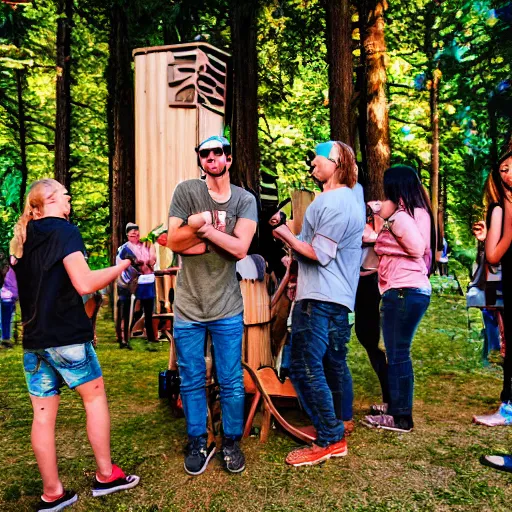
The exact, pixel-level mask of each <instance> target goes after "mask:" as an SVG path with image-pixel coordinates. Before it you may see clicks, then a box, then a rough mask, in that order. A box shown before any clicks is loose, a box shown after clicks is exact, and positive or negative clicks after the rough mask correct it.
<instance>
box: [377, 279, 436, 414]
mask: <svg viewBox="0 0 512 512" xmlns="http://www.w3.org/2000/svg"><path fill="white" fill-rule="evenodd" d="M429 304H430V290H423V289H419V288H393V289H391V290H387V291H386V292H384V294H383V295H382V302H381V321H382V334H383V336H384V345H385V346H386V356H387V358H388V380H389V395H390V403H389V408H388V413H389V414H391V415H393V416H411V415H412V401H413V394H414V373H413V369H412V361H411V345H412V339H413V338H414V334H415V333H416V329H417V328H418V325H419V323H420V321H421V319H422V318H423V315H424V314H425V312H426V311H427V308H428V305H429Z"/></svg>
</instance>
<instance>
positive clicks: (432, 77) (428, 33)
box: [425, 3, 441, 239]
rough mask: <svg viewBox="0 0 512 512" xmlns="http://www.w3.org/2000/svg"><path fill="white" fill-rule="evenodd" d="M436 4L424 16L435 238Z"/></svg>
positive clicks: (437, 129)
mask: <svg viewBox="0 0 512 512" xmlns="http://www.w3.org/2000/svg"><path fill="white" fill-rule="evenodd" d="M434 9H436V6H435V5H434V4H433V3H430V4H429V5H428V6H427V11H426V16H425V54H426V55H427V59H428V71H427V78H428V80H429V83H430V131H431V143H430V166H431V170H430V202H431V205H432V215H433V217H434V225H435V233H436V239H438V238H439V228H438V227H439V222H438V221H439V219H438V212H439V109H438V102H439V81H440V80H441V70H440V69H439V67H438V65H437V64H436V62H435V61H434V59H435V57H434V56H435V49H434V44H433V38H432V36H433V30H434V24H435V12H434Z"/></svg>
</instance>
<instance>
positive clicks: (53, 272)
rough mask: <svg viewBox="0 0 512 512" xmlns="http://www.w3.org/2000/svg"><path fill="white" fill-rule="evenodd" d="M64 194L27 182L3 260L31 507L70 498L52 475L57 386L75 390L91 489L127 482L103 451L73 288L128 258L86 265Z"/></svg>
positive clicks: (50, 184)
mask: <svg viewBox="0 0 512 512" xmlns="http://www.w3.org/2000/svg"><path fill="white" fill-rule="evenodd" d="M69 212H70V196H69V194H68V191H67V190H66V189H65V188H64V187H63V186H62V185H61V184H60V183H58V182H57V181H55V180H52V179H43V180H40V181H36V182H35V183H33V184H32V185H31V186H30V188H29V192H28V195H27V199H26V204H25V210H24V212H23V214H22V215H21V217H20V219H19V221H18V223H17V224H16V226H15V229H14V238H13V239H12V241H11V246H10V248H11V264H12V267H13V268H14V271H15V273H16V278H17V281H18V289H19V298H20V306H21V315H22V321H23V327H24V328H23V349H24V353H23V364H24V369H25V378H26V381H27V386H28V390H29V393H30V399H31V402H32V407H33V411H34V417H33V423H32V435H31V439H32V448H33V450H34V453H35V456H36V459H37V464H38V466H39V471H40V473H41V477H42V480H43V495H42V496H41V501H40V503H39V505H38V507H37V510H38V511H58V510H62V509H64V508H66V507H68V506H69V505H72V504H73V503H74V502H76V500H77V499H78V496H77V494H76V493H75V492H74V491H70V490H65V489H64V487H63V485H62V482H61V480H60V478H59V473H58V468H57V455H56V449H55V420H56V417H57V411H58V408H59V395H60V388H61V387H62V386H63V385H64V384H65V385H67V386H68V387H69V388H70V389H76V390H77V391H78V393H79V394H80V396H81V397H82V400H83V403H84V407H85V411H86V415H87V435H88V437H89V442H90V443H91V446H92V449H93V452H94V456H95V459H96V464H97V470H96V477H95V479H94V484H93V491H92V494H93V496H103V495H106V494H110V493H113V492H116V491H119V490H122V489H130V488H132V487H135V486H136V485H137V484H138V482H139V477H138V476H135V475H129V476H126V475H125V474H124V473H123V471H122V470H121V469H120V468H119V467H118V466H116V465H114V464H112V461H111V458H110V416H109V411H108V405H107V397H106V394H105V387H104V383H103V377H102V373H101V368H100V365H99V362H98V359H97V357H96V353H95V351H94V348H93V344H92V340H93V337H94V333H93V330H92V326H91V322H90V320H89V318H88V317H87V315H86V313H85V310H84V306H83V302H82V298H81V295H85V294H87V293H92V292H95V291H96V290H99V289H101V288H104V287H105V286H106V285H107V284H109V283H110V282H111V281H113V280H114V279H115V278H116V277H117V276H118V275H119V274H120V273H121V272H122V271H123V270H125V269H126V268H127V267H128V266H129V264H130V262H129V261H128V260H123V261H121V262H120V263H119V264H118V265H116V266H114V267H109V268H105V269H102V270H90V269H89V266H88V265H87V262H86V261H85V258H84V250H85V248H84V244H83V241H82V237H81V236H80V232H79V231H78V228H77V227H76V226H74V225H73V224H71V223H70V222H68V220H67V219H68V217H69Z"/></svg>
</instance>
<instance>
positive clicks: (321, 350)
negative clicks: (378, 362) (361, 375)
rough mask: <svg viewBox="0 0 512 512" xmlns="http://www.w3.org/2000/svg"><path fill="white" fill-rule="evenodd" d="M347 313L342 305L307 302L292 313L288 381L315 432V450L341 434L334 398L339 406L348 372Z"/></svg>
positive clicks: (295, 308) (342, 429) (341, 427)
mask: <svg viewBox="0 0 512 512" xmlns="http://www.w3.org/2000/svg"><path fill="white" fill-rule="evenodd" d="M348 313H349V309H348V308H346V307H345V306H342V305H341V304H334V303H332V302H321V301H316V300H309V299H306V300H301V301H298V302H297V303H296V304H295V307H294V310H293V322H292V338H293V343H292V364H291V369H290V370H291V372H290V373H291V379H292V382H293V385H294V386H295V389H296V391H297V394H298V395H299V399H300V401H301V403H302V405H303V407H304V409H305V410H306V412H307V413H308V415H309V417H310V418H311V421H312V422H313V425H314V427H315V428H316V431H317V439H316V441H315V443H316V444H317V445H318V446H327V445H329V444H332V443H335V442H337V441H339V440H340V439H341V438H342V437H343V433H344V428H343V421H342V420H341V419H338V418H337V417H336V411H335V407H334V400H333V396H334V397H339V398H336V401H337V402H338V403H340V402H341V400H342V397H343V382H344V375H345V372H347V371H348V367H347V360H346V358H347V350H348V349H347V343H348V341H349V340H350V325H349V322H348ZM340 398H341V400H340Z"/></svg>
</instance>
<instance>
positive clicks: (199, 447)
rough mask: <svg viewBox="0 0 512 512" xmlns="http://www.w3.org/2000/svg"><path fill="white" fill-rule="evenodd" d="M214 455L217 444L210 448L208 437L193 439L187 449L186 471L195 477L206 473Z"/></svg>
mask: <svg viewBox="0 0 512 512" xmlns="http://www.w3.org/2000/svg"><path fill="white" fill-rule="evenodd" d="M214 453H215V443H210V446H208V439H207V437H206V436H200V437H196V438H194V439H191V440H190V441H189V443H188V444H187V447H186V448H185V463H184V467H185V471H186V472H187V473H188V474H189V475H193V476H197V475H200V474H201V473H204V472H205V470H206V468H207V467H208V462H210V459H211V458H212V457H213V454H214Z"/></svg>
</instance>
